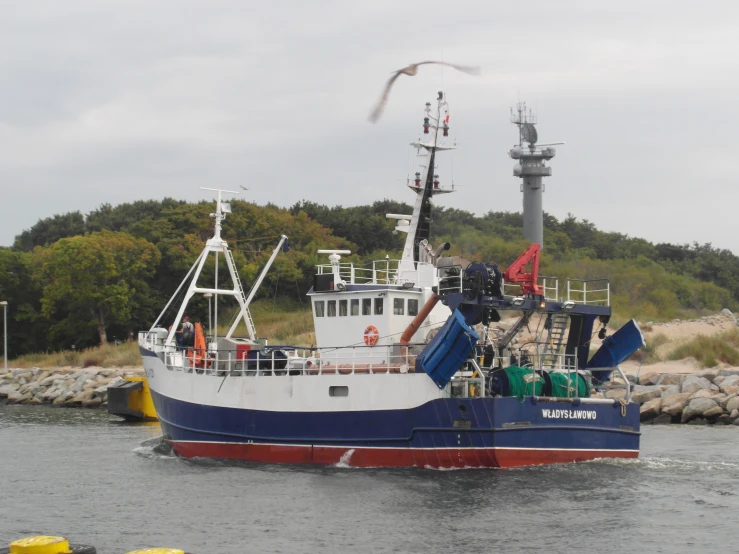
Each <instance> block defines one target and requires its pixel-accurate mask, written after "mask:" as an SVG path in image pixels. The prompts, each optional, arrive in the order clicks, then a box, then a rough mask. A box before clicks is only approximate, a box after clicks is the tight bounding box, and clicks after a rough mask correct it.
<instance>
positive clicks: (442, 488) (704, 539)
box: [0, 406, 739, 554]
mask: <svg viewBox="0 0 739 554" xmlns="http://www.w3.org/2000/svg"><path fill="white" fill-rule="evenodd" d="M642 431H643V434H642V442H641V444H642V451H641V457H640V459H639V460H629V461H613V460H611V461H595V462H588V463H582V464H573V465H555V466H545V467H534V468H521V469H512V470H510V469H509V470H490V469H487V470H455V471H433V470H421V469H356V468H351V467H349V466H347V464H345V463H339V464H337V466H333V467H314V466H285V465H283V466H277V465H263V464H247V463H235V462H233V463H232V462H223V461H212V460H199V461H186V460H182V459H179V458H177V457H175V456H173V455H172V454H171V453H170V452H169V451H168V450H167V449H166V448H161V447H160V446H159V439H158V437H159V435H160V434H161V431H160V429H159V426H158V425H156V424H127V423H122V422H120V421H118V420H117V418H115V417H112V416H108V414H106V413H105V412H104V411H100V410H81V409H80V410H73V409H59V408H57V409H54V408H50V407H44V406H0V548H2V547H3V546H4V545H6V544H7V543H9V542H10V541H12V540H15V539H17V538H21V537H24V536H28V535H38V534H54V535H63V536H66V537H68V538H69V539H70V540H72V541H73V542H77V543H81V544H89V545H93V546H96V547H97V549H98V552H99V553H101V554H122V553H124V552H127V551H129V550H134V549H138V548H145V547H155V546H158V547H176V548H180V549H183V550H186V551H187V552H190V553H192V554H232V553H233V554H236V553H242V552H283V553H291V554H292V553H299V552H321V553H333V552H341V553H345V552H347V553H351V552H419V553H424V554H428V553H437V552H438V553H450V552H451V553H466V552H498V553H509V552H528V551H531V552H596V553H598V554H603V553H606V552H618V553H622V552H666V553H672V554H674V553H682V552H685V553H691V554H694V553H696V552H717V551H729V550H734V548H735V546H736V533H737V531H736V530H735V526H736V521H737V517H739V427H735V426H727V427H698V426H651V427H650V426H645V427H643V428H642Z"/></svg>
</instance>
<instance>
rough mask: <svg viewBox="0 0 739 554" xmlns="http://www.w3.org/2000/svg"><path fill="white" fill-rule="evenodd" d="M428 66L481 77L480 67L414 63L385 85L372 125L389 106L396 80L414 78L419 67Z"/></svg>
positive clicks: (373, 114) (370, 117)
mask: <svg viewBox="0 0 739 554" xmlns="http://www.w3.org/2000/svg"><path fill="white" fill-rule="evenodd" d="M426 64H435V65H446V66H448V67H451V68H454V69H456V70H457V71H461V72H463V73H467V74H468V75H479V74H480V68H479V67H473V66H467V65H455V64H453V63H447V62H431V61H430V62H420V63H412V64H411V65H409V66H408V67H404V68H403V69H399V70H398V71H396V72H395V73H393V76H392V77H390V80H388V82H387V84H386V85H385V90H383V91H382V95H381V96H380V99H379V100H378V101H377V104H376V105H375V107H374V109H373V110H372V113H371V114H370V116H369V120H370V121H371V122H372V123H377V121H378V120H379V119H380V116H381V115H382V111H383V110H384V109H385V104H387V99H388V97H389V96H390V89H391V88H392V87H393V83H395V80H396V79H397V78H398V77H400V76H401V75H408V76H409V77H413V76H414V75H415V74H416V73H418V66H419V65H426Z"/></svg>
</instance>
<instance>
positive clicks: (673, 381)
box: [656, 373, 687, 392]
mask: <svg viewBox="0 0 739 554" xmlns="http://www.w3.org/2000/svg"><path fill="white" fill-rule="evenodd" d="M686 377H687V375H685V374H683V373H663V374H662V375H660V376H659V379H657V383H656V384H658V385H677V386H678V387H679V386H680V385H682V384H683V381H685V378H686ZM678 392H679V391H678Z"/></svg>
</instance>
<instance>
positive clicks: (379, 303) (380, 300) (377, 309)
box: [375, 298, 384, 315]
mask: <svg viewBox="0 0 739 554" xmlns="http://www.w3.org/2000/svg"><path fill="white" fill-rule="evenodd" d="M383 300H384V298H375V315H382V304H383Z"/></svg>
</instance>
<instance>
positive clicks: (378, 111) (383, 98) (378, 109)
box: [369, 68, 405, 123]
mask: <svg viewBox="0 0 739 554" xmlns="http://www.w3.org/2000/svg"><path fill="white" fill-rule="evenodd" d="M404 69H405V68H404ZM402 72H403V70H402V69H401V70H399V71H396V72H395V75H393V76H392V77H390V79H388V82H387V84H386V85H385V89H384V90H383V91H382V94H381V95H380V99H379V100H378V101H377V104H375V107H374V108H373V109H372V112H371V113H370V115H369V120H370V121H371V122H372V123H377V121H378V120H379V119H380V116H381V115H382V112H383V110H384V109H385V104H387V99H388V97H389V96H390V89H391V88H392V87H393V83H395V81H396V80H397V78H398V77H400V75H401V74H402Z"/></svg>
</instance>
